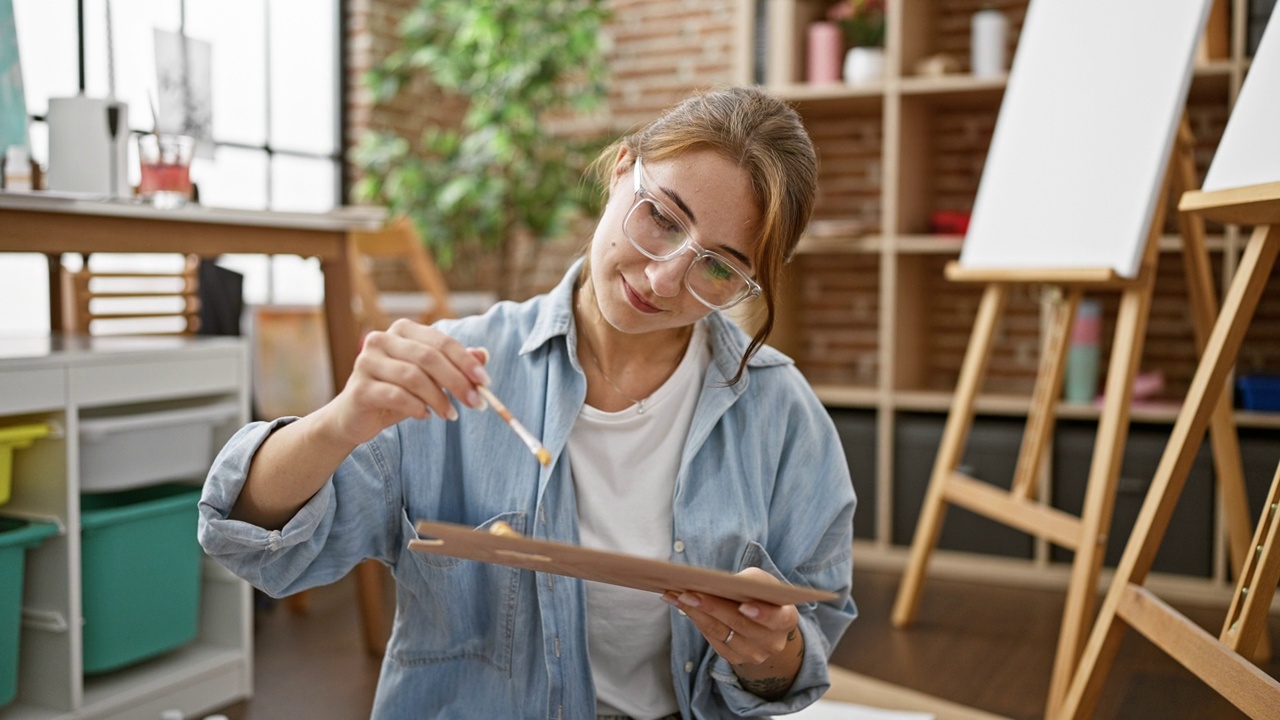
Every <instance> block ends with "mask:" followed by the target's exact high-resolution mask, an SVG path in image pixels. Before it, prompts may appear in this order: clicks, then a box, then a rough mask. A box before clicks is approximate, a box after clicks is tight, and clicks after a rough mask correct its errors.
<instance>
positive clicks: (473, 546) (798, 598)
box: [409, 520, 837, 605]
mask: <svg viewBox="0 0 1280 720" xmlns="http://www.w3.org/2000/svg"><path fill="white" fill-rule="evenodd" d="M415 527H416V529H417V531H418V536H419V538H420V539H417V540H410V541H409V549H410V550H413V551H414V552H421V553H428V554H432V555H446V556H449V557H455V558H462V559H465V560H479V561H480V562H487V563H495V564H498V565H507V566H509V567H516V568H521V569H524V570H534V571H537V572H547V573H553V574H555V575H566V576H569V577H576V578H581V579H583V580H593V581H596V582H602V583H608V584H610V585H619V586H622V587H629V588H635V589H637V590H648V591H650V592H655V593H663V592H666V591H668V590H672V591H675V592H682V591H692V592H700V593H706V594H708V595H715V596H718V597H722V598H726V599H729V600H735V601H737V602H748V601H753V600H755V601H762V602H767V603H771V604H773V605H797V604H800V603H809V602H821V601H828V600H835V599H836V598H837V596H836V595H835V594H834V593H830V592H827V591H825V590H816V589H813V588H806V587H799V586H796V585H783V584H779V583H775V582H770V581H768V580H763V579H758V578H750V577H742V576H740V575H735V574H733V573H728V572H725V571H723V570H712V569H709V568H699V567H692V566H689V565H679V564H676V563H671V562H666V561H664V560H654V559H650V558H642V557H637V556H634V555H627V554H625V553H615V552H608V551H604V550H594V549H590V548H584V547H579V546H577V545H569V544H567V543H558V542H551V541H548V540H536V539H533V538H527V537H524V536H522V535H519V534H498V533H491V532H485V531H482V530H475V529H473V528H471V527H469V526H467V525H458V524H455V523H444V522H430V521H426V520H422V521H419V522H418V524H417V525H416V526H415Z"/></svg>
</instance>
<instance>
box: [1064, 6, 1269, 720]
mask: <svg viewBox="0 0 1280 720" xmlns="http://www.w3.org/2000/svg"><path fill="white" fill-rule="evenodd" d="M1273 21H1274V17H1273ZM1272 24H1273V25H1274V22H1273V23H1272ZM1268 40H1270V44H1269V43H1268ZM1278 72H1280V30H1278V29H1276V28H1274V27H1269V28H1268V29H1267V31H1266V34H1265V35H1264V37H1263V40H1262V43H1261V44H1260V45H1259V48H1258V53H1257V56H1256V57H1255V58H1254V64H1253V68H1252V69H1251V70H1250V75H1249V78H1248V79H1247V81H1246V83H1245V85H1244V87H1243V88H1242V89H1241V94H1240V97H1239V99H1237V101H1236V105H1235V109H1234V111H1233V113H1232V116H1231V118H1230V119H1229V120H1228V124H1227V129H1226V131H1225V132H1224V134H1223V138H1222V143H1221V144H1220V145H1219V146H1218V152H1217V153H1216V154H1215V157H1214V160H1213V166H1212V167H1210V170H1209V175H1208V176H1207V177H1206V178H1205V187H1206V188H1213V189H1211V190H1210V189H1206V190H1203V191H1195V190H1191V191H1189V192H1186V193H1184V194H1183V195H1182V200H1181V202H1180V204H1179V210H1180V211H1181V212H1182V216H1183V219H1184V227H1186V226H1188V225H1189V226H1192V227H1199V228H1203V222H1204V219H1206V218H1209V219H1214V220H1219V221H1221V222H1224V223H1234V224H1239V225H1253V226H1255V228H1254V231H1253V234H1252V236H1251V237H1250V239H1249V242H1248V244H1247V245H1246V247H1245V251H1244V255H1243V256H1242V257H1241V259H1240V264H1239V267H1238V268H1237V272H1236V275H1235V277H1234V278H1233V280H1232V282H1231V286H1230V287H1229V288H1228V290H1227V294H1226V297H1225V299H1224V300H1223V305H1222V313H1221V314H1220V315H1217V321H1216V322H1215V323H1214V325H1213V330H1212V333H1211V334H1210V335H1209V337H1208V339H1207V342H1206V343H1205V347H1204V350H1203V352H1202V356H1201V360H1200V365H1199V366H1198V368H1197V369H1196V374H1195V377H1194V378H1193V379H1192V381H1191V388H1190V390H1189V391H1188V393H1187V399H1186V400H1185V401H1184V403H1183V406H1182V410H1181V412H1179V414H1178V418H1177V420H1176V422H1175V423H1174V427H1173V433H1172V435H1171V436H1170V438H1169V444H1168V445H1167V446H1166V448H1165V452H1164V455H1163V456H1162V457H1161V459H1160V465H1159V466H1158V467H1157V469H1156V475H1155V478H1154V480H1153V481H1152V483H1151V488H1150V490H1149V491H1148V493H1147V497H1146V500H1145V501H1144V502H1143V505H1142V510H1141V512H1140V513H1139V515H1138V519H1137V522H1136V524H1135V525H1134V529H1133V533H1132V534H1131V535H1130V537H1129V542H1128V544H1127V545H1126V546H1125V551H1124V556H1123V557H1122V558H1121V561H1120V566H1119V568H1118V569H1117V571H1116V576H1115V579H1114V580H1113V581H1112V584H1111V588H1110V590H1109V591H1108V593H1107V596H1106V599H1105V600H1104V602H1103V604H1102V608H1101V610H1100V611H1099V613H1098V619H1097V622H1096V623H1095V624H1094V626H1093V631H1092V633H1091V634H1090V636H1089V639H1088V643H1087V644H1086V646H1085V649H1084V654H1083V655H1082V656H1081V659H1080V663H1079V665H1078V666H1077V668H1076V671H1075V674H1074V676H1073V678H1072V681H1071V685H1070V687H1069V689H1068V692H1067V695H1066V698H1065V699H1064V702H1063V705H1062V707H1061V712H1060V714H1059V715H1058V717H1063V718H1084V717H1088V716H1090V715H1092V713H1093V711H1094V708H1095V707H1096V705H1097V702H1098V696H1099V694H1100V693H1101V691H1102V685H1103V682H1104V680H1105V675H1106V671H1107V670H1108V669H1109V668H1110V665H1111V663H1112V662H1113V661H1114V660H1115V655H1116V652H1117V650H1118V649H1119V645H1120V641H1121V639H1122V637H1123V633H1124V625H1123V624H1121V623H1119V622H1117V619H1119V620H1122V621H1124V623H1127V624H1128V625H1131V626H1132V627H1133V628H1134V629H1136V630H1138V632H1140V633H1142V634H1143V635H1144V636H1145V637H1146V638H1147V639H1148V640H1150V641H1151V642H1152V643H1154V644H1155V645H1156V646H1158V647H1159V648H1160V649H1162V650H1163V651H1164V652H1166V653H1167V654H1168V655H1170V656H1171V657H1173V658H1174V659H1176V660H1177V661H1178V662H1180V663H1182V664H1183V665H1184V666H1186V667H1187V669H1189V670H1191V672H1192V673H1194V674H1195V675H1196V676H1197V677H1199V678H1201V679H1202V680H1204V681H1205V682H1206V683H1208V684H1209V686H1210V687H1212V688H1213V689H1214V690H1216V691H1217V692H1218V693H1219V694H1221V695H1222V696H1223V697H1224V698H1226V699H1227V700H1229V701H1230V702H1232V703H1233V704H1234V705H1235V706H1236V707H1238V708H1240V709H1241V710H1243V711H1244V712H1245V713H1247V714H1248V715H1250V716H1251V717H1255V718H1263V717H1275V716H1276V713H1277V712H1280V681H1277V680H1276V679H1275V678H1273V677H1271V676H1269V675H1267V674H1266V673H1264V672H1262V671H1261V670H1259V669H1258V668H1257V667H1256V666H1255V665H1253V663H1251V662H1250V661H1249V659H1248V658H1247V657H1246V654H1248V653H1250V652H1251V651H1252V650H1253V649H1254V648H1256V647H1259V641H1260V640H1265V639H1266V635H1265V633H1264V629H1265V627H1266V619H1267V611H1268V610H1269V607H1270V604H1271V599H1272V597H1273V596H1274V595H1275V589H1276V583H1277V581H1280V540H1278V539H1277V535H1280V517H1277V515H1278V514H1280V509H1278V508H1280V468H1278V469H1277V473H1276V476H1275V478H1274V479H1273V480H1272V482H1271V489H1270V492H1269V493H1268V497H1267V501H1266V503H1265V504H1264V506H1263V508H1262V512H1261V517H1260V519H1259V522H1258V526H1257V530H1256V531H1255V532H1254V534H1253V538H1252V541H1251V544H1250V546H1249V549H1250V550H1252V552H1248V553H1247V554H1246V556H1245V560H1244V562H1243V563H1241V568H1242V569H1241V572H1240V574H1239V577H1238V579H1237V581H1236V590H1235V595H1234V597H1233V598H1232V601H1231V606H1230V608H1229V610H1228V612H1227V617H1226V621H1225V622H1224V624H1223V629H1222V632H1221V634H1220V635H1219V636H1218V637H1217V638H1215V637H1213V636H1212V635H1210V634H1209V633H1207V632H1205V631H1204V630H1202V629H1201V628H1200V627H1199V626H1197V625H1196V624H1194V623H1192V622H1190V621H1189V620H1187V618H1186V617H1184V616H1183V615H1182V614H1181V613H1179V612H1178V611H1176V610H1174V609H1173V608H1171V607H1169V606H1168V605H1167V604H1165V603H1164V602H1162V601H1161V600H1160V599H1159V598H1158V597H1156V596H1155V595H1154V594H1153V593H1152V592H1151V591H1150V590H1147V589H1146V588H1145V587H1143V583H1144V582H1145V580H1146V576H1147V573H1148V572H1149V571H1150V569H1151V563H1152V561H1153V560H1154V558H1155V555H1156V552H1157V551H1158V550H1159V549H1160V542H1161V541H1162V540H1163V539H1164V533H1165V531H1166V530H1167V529H1168V527H1169V521H1170V518H1171V517H1172V515H1173V510H1174V506H1175V505H1176V504H1177V501H1178V497H1179V496H1180V495H1181V493H1182V488H1183V485H1184V484H1185V483H1186V479H1187V474H1188V472H1189V470H1190V467H1191V463H1192V460H1193V458H1194V456H1195V452H1196V449H1197V447H1198V446H1199V444H1200V442H1201V440H1202V439H1203V437H1204V433H1205V428H1206V425H1208V424H1209V423H1210V422H1214V421H1216V420H1217V419H1218V417H1219V416H1220V415H1221V414H1222V412H1223V408H1224V407H1227V408H1228V411H1229V394H1228V393H1224V392H1223V390H1224V388H1225V386H1226V383H1227V378H1228V376H1229V375H1230V372H1231V368H1232V366H1233V365H1234V364H1235V361H1236V357H1237V355H1238V354H1239V351H1240V345H1241V343H1242V342H1243V340H1244V335H1245V332H1246V330H1247V329H1248V327H1249V323H1250V321H1251V320H1252V318H1253V314H1254V311H1255V310H1256V309H1257V306H1258V301H1259V299H1260V297H1261V296H1262V291H1263V288H1264V287H1265V286H1266V283H1267V280H1268V278H1269V276H1270V274H1271V270H1272V268H1273V266H1274V265H1275V262H1276V256H1277V255H1278V254H1280V181H1278V180H1277V177H1278V176H1280V170H1278V169H1277V168H1278V167H1280V165H1277V161H1278V160H1280V157H1278V156H1280V152H1275V151H1276V149H1280V145H1276V144H1274V143H1270V142H1265V141H1264V143H1263V144H1261V145H1258V144H1257V143H1256V139H1257V138H1258V137H1259V133H1263V135H1261V137H1263V138H1266V137H1268V136H1267V135H1265V133H1267V132H1274V127H1275V122H1276V121H1277V119H1278V118H1280V102H1277V98H1274V97H1273V98H1265V97H1264V96H1265V95H1266V93H1268V92H1272V90H1271V85H1273V84H1274V83H1275V81H1276V73H1278ZM1268 73H1271V76H1270V77H1268V75H1267V74H1268ZM1268 83H1270V85H1269V84H1268ZM1255 88H1257V89H1256V90H1255ZM1251 92H1253V93H1255V94H1253V95H1251V94H1250V93H1251ZM1237 131H1238V132H1237ZM1267 149H1270V150H1272V151H1273V152H1275V154H1273V155H1271V156H1268V155H1267V153H1266V152H1265V150H1267ZM1260 151H1262V152H1261V153H1260ZM1259 155H1261V156H1259ZM1224 176H1225V177H1224ZM1215 427H1216V425H1215Z"/></svg>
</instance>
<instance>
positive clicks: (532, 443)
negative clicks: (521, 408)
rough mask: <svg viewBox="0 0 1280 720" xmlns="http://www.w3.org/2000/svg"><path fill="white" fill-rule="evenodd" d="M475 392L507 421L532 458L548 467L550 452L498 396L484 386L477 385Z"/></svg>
mask: <svg viewBox="0 0 1280 720" xmlns="http://www.w3.org/2000/svg"><path fill="white" fill-rule="evenodd" d="M476 390H478V391H479V392H480V397H483V398H484V400H485V402H487V403H489V405H491V406H492V407H493V409H494V410H496V411H497V413H498V415H499V416H501V417H502V419H503V420H505V421H507V425H510V426H511V429H512V430H514V431H515V433H516V435H519V436H520V439H521V440H523V441H524V444H525V446H526V447H528V448H529V451H530V452H532V453H533V454H534V457H536V458H538V462H540V463H542V465H543V466H547V465H550V464H551V451H550V450H548V449H546V448H545V447H543V446H542V443H540V442H538V439H537V438H535V437H534V436H533V433H531V432H529V430H528V429H527V428H526V427H525V426H524V425H521V424H520V421H519V420H517V419H515V417H514V416H513V415H512V414H511V411H510V410H508V409H507V406H506V405H503V404H502V401H501V400H499V399H498V396H497V395H494V394H493V391H492V390H490V389H489V388H487V387H485V386H484V385H477V386H476Z"/></svg>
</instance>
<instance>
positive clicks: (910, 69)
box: [889, 0, 1027, 77]
mask: <svg viewBox="0 0 1280 720" xmlns="http://www.w3.org/2000/svg"><path fill="white" fill-rule="evenodd" d="M987 5H994V7H996V8H997V9H998V10H1000V11H1001V12H1003V13H1004V14H1005V17H1006V18H1007V19H1008V21H1009V32H1008V37H1007V43H1008V45H1007V47H1006V52H1005V57H1006V58H1007V59H1008V61H1012V59H1013V56H1014V51H1015V50H1016V48H1017V45H1018V38H1019V36H1020V35H1021V33H1022V20H1023V18H1024V17H1025V16H1026V13H1027V2H1026V0H1001V2H997V3H990V2H986V1H985V0H905V2H904V3H903V4H902V8H903V9H902V14H901V16H900V17H901V18H902V28H901V38H902V74H903V76H904V77H905V76H913V75H916V70H915V68H916V65H917V64H918V63H919V62H920V61H921V60H923V59H925V58H928V57H930V56H933V55H937V54H946V55H949V56H951V57H953V58H954V59H955V60H956V63H957V64H958V66H959V68H960V71H961V72H962V73H964V74H965V75H966V76H967V75H968V73H969V68H970V63H969V59H970V47H971V43H970V38H971V23H972V20H973V15H974V13H976V12H978V11H979V10H981V9H982V8H983V7H984V6H987ZM889 30H890V32H893V31H894V28H890V29H889Z"/></svg>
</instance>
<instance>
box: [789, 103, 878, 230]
mask: <svg viewBox="0 0 1280 720" xmlns="http://www.w3.org/2000/svg"><path fill="white" fill-rule="evenodd" d="M804 123H805V126H806V128H807V129H808V130H809V133H810V135H811V136H812V137H813V144H814V147H815V149H816V150H817V153H818V157H819V158H820V159H821V160H820V162H819V163H818V196H817V200H816V202H815V204H814V209H813V219H814V221H815V224H816V223H820V222H822V221H824V220H838V221H840V222H842V223H851V224H853V225H855V226H856V227H857V228H858V234H859V235H860V236H866V235H878V234H879V233H880V232H881V224H882V210H881V203H882V196H883V193H884V181H883V175H884V155H883V144H884V119H883V117H882V115H881V114H879V113H873V114H851V115H841V116H838V117H827V116H814V115H804Z"/></svg>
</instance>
